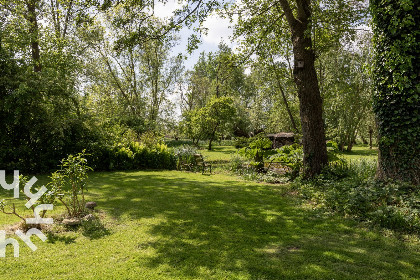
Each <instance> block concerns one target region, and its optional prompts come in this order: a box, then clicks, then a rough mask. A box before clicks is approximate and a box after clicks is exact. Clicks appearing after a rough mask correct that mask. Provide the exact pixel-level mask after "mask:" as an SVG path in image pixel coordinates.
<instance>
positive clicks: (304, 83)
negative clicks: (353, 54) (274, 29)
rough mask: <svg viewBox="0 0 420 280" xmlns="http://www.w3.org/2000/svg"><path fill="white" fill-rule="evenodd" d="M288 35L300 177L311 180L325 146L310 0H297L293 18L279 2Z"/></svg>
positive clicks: (286, 5)
mask: <svg viewBox="0 0 420 280" xmlns="http://www.w3.org/2000/svg"><path fill="white" fill-rule="evenodd" d="M279 3H280V5H281V6H282V8H283V10H284V13H285V16H286V19H287V22H288V24H289V27H290V30H291V32H292V43H293V54H294V68H293V77H294V80H295V83H296V86H297V89H298V97H299V101H300V102H299V103H300V104H299V106H300V120H301V125H302V134H303V139H302V140H303V153H304V158H303V167H304V176H305V177H306V178H311V177H313V176H315V175H317V174H319V173H320V172H321V171H322V168H323V167H324V166H325V165H327V164H328V158H327V146H326V143H325V130H324V120H323V119H322V98H321V93H320V90H319V85H318V78H317V75H316V70H315V54H314V52H313V50H312V40H311V37H310V34H309V32H307V31H308V30H309V22H310V18H311V1H310V0H297V1H296V9H297V17H295V16H294V14H293V10H292V9H291V7H290V4H289V1H287V0H279Z"/></svg>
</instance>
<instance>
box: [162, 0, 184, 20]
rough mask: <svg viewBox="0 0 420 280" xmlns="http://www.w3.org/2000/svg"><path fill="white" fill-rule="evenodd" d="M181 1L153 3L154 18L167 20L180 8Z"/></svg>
mask: <svg viewBox="0 0 420 280" xmlns="http://www.w3.org/2000/svg"><path fill="white" fill-rule="evenodd" d="M182 2H183V1H178V0H172V1H168V2H167V3H165V4H164V3H162V2H156V3H155V16H157V17H159V18H161V19H163V18H169V17H170V16H172V13H173V12H174V11H175V10H176V9H179V8H181V7H182V5H183V4H182Z"/></svg>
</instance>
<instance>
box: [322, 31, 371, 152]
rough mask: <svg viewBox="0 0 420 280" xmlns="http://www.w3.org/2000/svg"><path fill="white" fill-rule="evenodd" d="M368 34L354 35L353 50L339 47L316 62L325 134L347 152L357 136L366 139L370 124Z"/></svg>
mask: <svg viewBox="0 0 420 280" xmlns="http://www.w3.org/2000/svg"><path fill="white" fill-rule="evenodd" d="M371 37H372V36H371V34H369V33H368V34H364V36H361V35H360V36H358V37H357V40H356V41H355V42H354V44H355V45H357V48H354V49H348V48H346V47H344V46H343V47H340V48H339V49H334V50H331V51H329V52H328V53H326V54H324V55H323V56H322V57H320V59H318V61H317V63H318V68H319V69H320V71H319V73H320V77H319V79H320V84H321V85H322V86H321V93H322V96H323V105H324V118H325V124H326V133H327V135H328V137H329V138H332V139H334V140H335V141H337V143H338V147H339V149H340V150H341V151H343V150H344V149H345V146H347V151H351V149H352V147H353V144H354V143H355V141H356V136H357V135H359V136H361V137H364V138H368V134H367V133H366V132H367V131H368V126H369V125H372V122H373V119H374V117H373V111H372V108H371V107H372V104H371V103H372V100H371V99H372V79H371V75H370V73H369V70H370V67H371V64H372V59H371V56H372V55H371V53H372V47H371V43H370V42H371Z"/></svg>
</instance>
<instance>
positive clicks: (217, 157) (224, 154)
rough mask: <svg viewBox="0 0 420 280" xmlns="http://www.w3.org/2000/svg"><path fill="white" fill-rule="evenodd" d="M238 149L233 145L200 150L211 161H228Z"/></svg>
mask: <svg viewBox="0 0 420 280" xmlns="http://www.w3.org/2000/svg"><path fill="white" fill-rule="evenodd" d="M237 151H238V149H236V148H235V147H233V146H213V148H212V150H211V151H209V150H208V149H202V150H199V152H200V153H201V154H202V155H203V157H204V159H205V160H206V161H209V162H227V161H229V160H230V159H231V158H232V156H233V155H234V154H235V153H236V152H237Z"/></svg>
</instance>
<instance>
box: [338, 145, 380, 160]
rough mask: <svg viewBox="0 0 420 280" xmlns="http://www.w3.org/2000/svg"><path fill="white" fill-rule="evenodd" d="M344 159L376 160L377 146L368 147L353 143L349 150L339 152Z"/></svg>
mask: <svg viewBox="0 0 420 280" xmlns="http://www.w3.org/2000/svg"><path fill="white" fill-rule="evenodd" d="M340 154H341V155H342V156H343V157H344V158H345V159H346V160H349V161H355V160H369V161H373V160H375V161H376V160H378V147H373V148H372V149H369V146H368V145H355V146H354V147H353V148H352V150H351V152H341V153H340Z"/></svg>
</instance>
